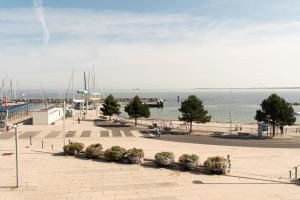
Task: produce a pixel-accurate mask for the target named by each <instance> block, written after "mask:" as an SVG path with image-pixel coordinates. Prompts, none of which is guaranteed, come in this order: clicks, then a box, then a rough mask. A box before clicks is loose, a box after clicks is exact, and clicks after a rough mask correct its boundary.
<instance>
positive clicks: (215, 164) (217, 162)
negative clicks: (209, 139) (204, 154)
mask: <svg viewBox="0 0 300 200" xmlns="http://www.w3.org/2000/svg"><path fill="white" fill-rule="evenodd" d="M203 165H204V168H205V170H206V171H207V172H208V173H210V174H225V173H226V169H227V167H228V161H227V159H225V158H224V157H221V156H215V157H209V158H208V159H207V160H206V161H205V162H204V164H203Z"/></svg>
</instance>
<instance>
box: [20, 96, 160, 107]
mask: <svg viewBox="0 0 300 200" xmlns="http://www.w3.org/2000/svg"><path fill="white" fill-rule="evenodd" d="M64 100H65V101H66V103H67V104H72V103H73V99H72V98H66V99H63V98H19V99H16V100H15V102H23V103H34V104H42V103H48V104H62V103H63V101H64ZM116 100H117V101H118V102H119V103H121V104H127V103H129V102H130V101H131V100H132V98H116ZM103 102H104V100H103V99H101V100H100V101H99V103H103ZM141 102H142V103H144V104H147V105H148V106H149V107H156V108H163V107H164V100H163V99H160V98H141Z"/></svg>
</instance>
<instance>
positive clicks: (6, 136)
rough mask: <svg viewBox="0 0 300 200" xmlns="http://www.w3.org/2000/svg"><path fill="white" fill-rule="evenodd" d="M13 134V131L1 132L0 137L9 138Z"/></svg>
mask: <svg viewBox="0 0 300 200" xmlns="http://www.w3.org/2000/svg"><path fill="white" fill-rule="evenodd" d="M14 136H15V133H1V134H0V139H10V138H12V137H14Z"/></svg>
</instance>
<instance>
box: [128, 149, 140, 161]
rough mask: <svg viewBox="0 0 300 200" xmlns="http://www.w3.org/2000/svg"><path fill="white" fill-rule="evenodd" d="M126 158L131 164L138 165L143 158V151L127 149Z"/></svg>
mask: <svg viewBox="0 0 300 200" xmlns="http://www.w3.org/2000/svg"><path fill="white" fill-rule="evenodd" d="M126 156H127V158H128V159H129V161H130V162H131V163H134V164H138V163H141V161H142V160H143V158H144V151H143V149H137V148H133V149H129V150H128V151H127V155H126Z"/></svg>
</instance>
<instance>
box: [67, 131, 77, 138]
mask: <svg viewBox="0 0 300 200" xmlns="http://www.w3.org/2000/svg"><path fill="white" fill-rule="evenodd" d="M75 134H76V131H68V132H67V133H66V137H74V136H75Z"/></svg>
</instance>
